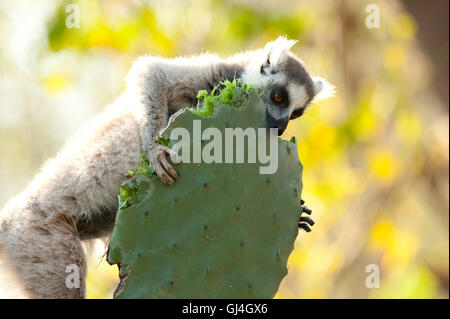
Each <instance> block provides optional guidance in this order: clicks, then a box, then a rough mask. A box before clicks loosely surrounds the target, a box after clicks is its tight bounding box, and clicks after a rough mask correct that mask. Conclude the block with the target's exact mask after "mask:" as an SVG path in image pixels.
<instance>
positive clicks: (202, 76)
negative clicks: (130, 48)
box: [127, 56, 242, 185]
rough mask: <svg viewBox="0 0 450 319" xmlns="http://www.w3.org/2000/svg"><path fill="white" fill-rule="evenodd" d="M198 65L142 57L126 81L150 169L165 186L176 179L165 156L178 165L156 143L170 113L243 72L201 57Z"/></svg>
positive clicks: (240, 68) (213, 57) (167, 150)
mask: <svg viewBox="0 0 450 319" xmlns="http://www.w3.org/2000/svg"><path fill="white" fill-rule="evenodd" d="M198 61H199V62H198V63H196V62H197V61H196V60H195V59H194V60H193V59H189V60H184V59H176V60H167V59H161V58H153V57H144V58H141V59H139V60H137V61H136V62H135V64H134V65H133V68H132V69H131V71H130V73H129V75H128V77H127V82H128V89H127V90H128V91H131V92H129V93H131V94H132V95H133V99H137V100H135V101H136V102H137V105H138V110H137V114H136V118H137V121H138V123H139V126H140V135H141V143H142V147H143V149H144V151H145V152H146V153H147V155H148V158H149V161H150V166H152V167H153V169H154V170H155V172H156V173H157V175H158V176H159V177H160V178H161V180H162V182H163V183H164V184H167V185H173V184H174V183H175V181H176V179H177V177H178V175H177V172H176V171H175V170H174V169H173V168H172V166H171V165H170V163H169V162H168V160H167V157H166V156H167V155H170V158H171V160H172V161H173V162H174V163H178V162H180V158H179V157H178V155H177V154H176V153H175V152H173V151H172V150H170V149H169V148H168V147H165V146H162V145H160V144H159V143H158V142H157V141H156V138H157V137H158V134H159V132H160V130H161V129H163V128H164V127H165V126H166V125H167V121H168V118H169V113H173V112H175V111H177V110H178V109H179V108H181V107H183V106H186V105H189V104H192V103H193V102H194V101H195V99H196V96H197V93H198V91H199V90H203V89H207V90H211V89H212V88H213V87H214V85H216V84H217V83H219V82H220V81H221V80H223V79H232V78H233V77H238V76H239V74H240V73H241V70H242V67H241V66H240V65H239V64H236V63H233V64H229V63H224V62H221V61H220V60H218V58H217V57H215V56H211V57H208V59H205V57H204V56H203V57H202V59H198Z"/></svg>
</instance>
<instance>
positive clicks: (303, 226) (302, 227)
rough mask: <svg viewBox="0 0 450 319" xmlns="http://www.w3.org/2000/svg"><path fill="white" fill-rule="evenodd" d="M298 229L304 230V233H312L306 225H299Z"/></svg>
mask: <svg viewBox="0 0 450 319" xmlns="http://www.w3.org/2000/svg"><path fill="white" fill-rule="evenodd" d="M298 228H301V229H303V230H304V231H306V232H307V233H309V232H310V231H311V228H309V226H308V225H306V224H305V223H299V224H298Z"/></svg>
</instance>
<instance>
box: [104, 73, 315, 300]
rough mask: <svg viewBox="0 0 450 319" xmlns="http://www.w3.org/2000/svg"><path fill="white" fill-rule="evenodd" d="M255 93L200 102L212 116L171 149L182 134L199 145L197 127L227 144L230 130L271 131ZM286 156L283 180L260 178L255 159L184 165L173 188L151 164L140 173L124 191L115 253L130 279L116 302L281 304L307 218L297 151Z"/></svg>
mask: <svg viewBox="0 0 450 319" xmlns="http://www.w3.org/2000/svg"><path fill="white" fill-rule="evenodd" d="M229 84H230V83H229V82H228V86H229ZM248 91H249V90H248V88H246V87H244V89H236V91H234V90H233V92H231V91H230V90H228V93H226V92H227V90H224V91H222V93H220V95H219V96H216V97H215V98H212V95H207V94H206V93H204V92H203V93H200V94H199V97H200V98H201V99H203V100H204V106H203V108H202V109H200V110H197V111H194V112H189V111H185V112H184V113H182V114H180V115H178V116H177V117H176V118H175V119H174V121H173V122H172V123H171V124H170V125H169V126H168V128H167V129H166V130H165V132H164V137H163V138H162V139H161V141H162V142H168V141H169V140H168V139H169V137H170V134H171V132H172V131H173V130H174V129H175V128H177V127H183V128H186V129H187V130H188V131H189V133H190V137H191V139H193V138H195V137H194V136H193V135H194V134H195V133H194V124H193V121H194V120H200V121H201V128H202V130H205V129H207V128H217V129H218V130H219V131H220V132H221V133H222V136H225V128H242V129H244V130H245V129H246V128H255V129H256V128H264V127H265V105H264V103H263V101H262V100H261V98H260V97H259V96H258V95H257V94H255V93H254V92H250V93H249V92H248ZM223 92H225V93H223ZM202 94H203V96H202ZM235 95H241V96H235ZM208 99H209V100H208ZM243 100H245V101H244V102H243ZM238 101H239V103H238ZM210 102H211V103H213V104H212V105H211V104H210V105H208V103H210ZM220 102H222V103H225V104H234V105H235V104H239V105H238V107H230V106H228V105H223V104H222V103H220ZM195 113H197V114H195ZM199 115H201V116H199ZM197 124H198V122H197ZM256 132H258V131H256ZM267 132H268V131H266V133H267ZM171 142H172V144H173V143H174V141H171ZM191 144H192V143H191ZM206 144H208V143H207V141H204V142H202V143H201V147H202V148H204V147H205V146H206ZM194 147H195V146H194ZM245 147H246V148H247V147H248V143H247V141H246V142H245ZM276 147H277V148H278V169H277V170H276V172H275V173H274V174H260V167H261V166H264V165H266V164H261V163H259V162H258V159H257V161H256V163H248V161H247V158H246V160H245V163H211V164H206V163H200V164H199V163H192V162H191V163H182V164H179V165H177V166H176V168H177V171H178V172H179V175H180V178H179V179H178V182H177V184H176V185H175V186H173V187H167V186H165V185H163V184H162V183H161V182H160V181H159V179H158V178H150V177H151V175H152V171H151V169H150V170H149V168H148V164H146V163H145V161H144V163H143V164H142V165H141V167H140V168H138V170H137V171H131V172H130V174H131V175H135V176H134V178H133V179H132V180H131V181H130V182H129V183H128V184H127V185H124V186H123V187H122V189H121V196H120V197H121V208H120V209H119V212H118V214H117V217H116V225H115V228H114V232H113V234H112V237H111V240H110V244H109V245H110V247H109V252H108V261H109V262H110V263H116V264H119V268H120V275H121V283H120V285H119V287H118V289H117V291H116V293H115V297H120V298H272V297H273V296H274V295H275V293H276V292H277V290H278V287H279V285H280V282H281V280H282V278H283V277H284V276H285V275H286V273H287V260H288V257H289V254H290V253H291V251H292V250H293V247H294V241H295V239H296V237H297V234H298V225H299V221H300V215H301V213H302V207H301V205H300V195H301V190H302V181H301V174H302V166H301V164H300V162H299V159H298V155H297V147H296V144H295V142H294V143H293V142H292V141H291V142H289V141H282V140H278V144H277V145H276ZM246 148H245V149H246ZM222 150H223V151H225V146H224V145H222ZM191 151H192V147H191ZM269 151H270V149H269V147H267V148H266V152H269ZM271 151H274V150H271ZM191 154H192V152H191ZM222 155H224V154H222ZM222 158H225V156H222ZM191 159H192V155H191ZM146 165H147V166H146ZM145 175H149V176H150V177H147V176H145ZM306 212H307V213H308V210H306ZM302 219H304V217H303V218H302Z"/></svg>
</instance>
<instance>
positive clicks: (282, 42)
mask: <svg viewBox="0 0 450 319" xmlns="http://www.w3.org/2000/svg"><path fill="white" fill-rule="evenodd" d="M294 43H295V41H290V40H286V39H285V38H278V39H277V40H276V41H273V42H270V43H269V44H267V45H266V47H265V48H264V49H263V50H262V51H261V56H259V57H258V58H257V59H256V60H255V61H252V62H250V63H249V66H248V67H247V68H246V70H245V72H244V76H243V78H244V82H248V83H250V84H252V85H253V86H255V87H257V88H260V89H264V92H265V96H264V100H265V101H266V105H267V109H266V122H267V126H268V127H269V128H276V129H278V135H281V134H283V132H284V131H285V129H286V127H287V125H288V123H289V120H293V119H296V118H298V117H300V116H301V115H303V113H304V111H305V109H306V108H307V107H308V105H309V104H310V103H311V101H312V100H313V99H314V98H315V97H317V95H318V94H319V93H320V92H321V91H322V89H323V88H324V87H325V86H326V85H327V83H326V82H325V81H324V80H322V79H321V78H318V77H311V76H310V75H309V73H308V72H307V71H306V69H305V68H304V67H303V64H302V63H301V62H300V60H299V59H298V58H296V57H295V56H294V55H293V54H291V53H290V52H289V49H290V47H291V46H292V45H293V44H294ZM262 58H264V59H262ZM258 63H259V66H258ZM328 86H329V85H328Z"/></svg>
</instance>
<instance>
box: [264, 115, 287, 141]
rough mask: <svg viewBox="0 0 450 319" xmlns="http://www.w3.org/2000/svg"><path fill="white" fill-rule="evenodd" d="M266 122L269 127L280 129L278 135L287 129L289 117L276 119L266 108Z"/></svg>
mask: <svg viewBox="0 0 450 319" xmlns="http://www.w3.org/2000/svg"><path fill="white" fill-rule="evenodd" d="M266 122H267V127H268V128H276V129H278V136H280V135H282V134H283V133H284V131H285V130H286V127H287V125H288V123H289V117H283V118H281V119H275V118H273V117H272V115H270V113H269V112H267V110H266Z"/></svg>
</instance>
